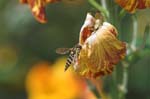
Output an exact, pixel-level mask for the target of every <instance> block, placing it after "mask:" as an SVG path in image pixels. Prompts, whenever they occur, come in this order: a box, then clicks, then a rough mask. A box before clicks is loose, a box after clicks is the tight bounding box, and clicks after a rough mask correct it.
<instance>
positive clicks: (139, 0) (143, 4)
mask: <svg viewBox="0 0 150 99" xmlns="http://www.w3.org/2000/svg"><path fill="white" fill-rule="evenodd" d="M115 1H116V2H117V3H118V4H119V5H120V6H121V7H123V8H124V9H125V10H127V11H129V12H130V13H134V12H135V10H136V9H137V8H138V9H145V8H149V7H150V0H115Z"/></svg>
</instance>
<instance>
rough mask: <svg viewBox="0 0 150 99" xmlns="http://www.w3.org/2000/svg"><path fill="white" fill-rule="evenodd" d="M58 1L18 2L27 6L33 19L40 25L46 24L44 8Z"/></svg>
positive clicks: (27, 0) (25, 0)
mask: <svg viewBox="0 0 150 99" xmlns="http://www.w3.org/2000/svg"><path fill="white" fill-rule="evenodd" d="M58 1H60V0H20V2H21V3H25V4H29V5H30V9H31V11H32V14H33V15H34V17H35V18H36V19H37V20H38V21H39V22H41V23H46V22H47V19H46V15H45V6H46V4H48V3H55V2H58Z"/></svg>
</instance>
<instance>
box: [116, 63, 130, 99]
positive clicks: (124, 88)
mask: <svg viewBox="0 0 150 99" xmlns="http://www.w3.org/2000/svg"><path fill="white" fill-rule="evenodd" d="M122 66H123V77H122V83H121V84H120V85H118V88H119V99H125V95H126V93H127V85H128V67H129V64H128V63H127V62H126V61H122Z"/></svg>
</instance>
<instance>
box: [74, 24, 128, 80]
mask: <svg viewBox="0 0 150 99" xmlns="http://www.w3.org/2000/svg"><path fill="white" fill-rule="evenodd" d="M117 34H118V33H117V30H116V28H115V27H114V26H112V25H111V24H109V23H107V22H104V23H103V25H102V26H101V27H100V28H99V29H98V30H97V31H96V33H94V34H92V35H91V36H90V37H88V38H87V40H86V41H85V43H84V45H83V46H82V50H81V52H80V55H79V58H78V61H77V62H76V64H75V68H76V71H77V72H79V73H80V74H81V75H83V76H85V77H87V78H96V77H98V76H102V75H106V74H110V73H111V72H112V70H113V67H114V65H115V64H117V63H118V62H119V60H120V59H123V58H124V56H125V53H126V45H125V43H124V42H121V41H119V40H118V39H117V38H116V36H117Z"/></svg>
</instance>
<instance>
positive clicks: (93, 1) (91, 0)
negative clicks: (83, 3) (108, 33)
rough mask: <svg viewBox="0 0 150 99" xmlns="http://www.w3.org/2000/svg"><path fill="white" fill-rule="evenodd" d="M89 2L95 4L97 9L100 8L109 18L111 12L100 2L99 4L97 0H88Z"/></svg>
mask: <svg viewBox="0 0 150 99" xmlns="http://www.w3.org/2000/svg"><path fill="white" fill-rule="evenodd" d="M88 1H89V3H90V4H91V5H92V6H94V7H95V8H96V9H98V10H99V11H100V12H102V14H103V15H104V16H105V18H106V19H108V18H109V12H108V11H107V10H106V9H105V8H103V7H102V6H101V5H100V4H98V3H97V2H96V1H95V0H88Z"/></svg>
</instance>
